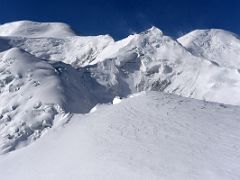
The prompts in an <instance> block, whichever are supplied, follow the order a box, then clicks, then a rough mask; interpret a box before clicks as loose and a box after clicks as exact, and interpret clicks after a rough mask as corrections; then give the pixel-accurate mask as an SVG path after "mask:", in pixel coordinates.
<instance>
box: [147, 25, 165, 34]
mask: <svg viewBox="0 0 240 180" xmlns="http://www.w3.org/2000/svg"><path fill="white" fill-rule="evenodd" d="M143 33H148V34H150V35H156V36H163V32H162V31H161V30H160V29H158V28H157V27H155V26H152V27H151V28H150V29H148V30H147V31H145V32H143Z"/></svg>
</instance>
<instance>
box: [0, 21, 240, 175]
mask: <svg viewBox="0 0 240 180" xmlns="http://www.w3.org/2000/svg"><path fill="white" fill-rule="evenodd" d="M239 90H240V40H239V37H238V36H237V35H235V34H233V33H230V32H227V31H223V30H218V29H211V30H196V31H193V32H190V33H189V34H187V35H185V36H183V37H180V38H179V39H177V40H174V39H173V38H171V37H168V36H165V35H164V34H163V33H162V31H161V30H159V29H158V28H156V27H152V28H150V29H149V30H147V31H145V32H142V33H139V34H133V35H130V36H128V37H127V38H125V39H122V40H119V41H115V40H114V39H113V38H112V37H111V36H109V35H100V36H79V35H77V34H75V33H74V32H73V31H72V30H71V28H70V27H69V26H68V25H66V24H63V23H39V22H31V21H18V22H12V23H6V24H3V25H0V154H2V155H1V156H0V179H16V177H18V178H19V179H61V178H62V179H67V178H68V179H117V178H119V179H164V180H165V179H167V180H168V179H210V180H211V179H240V176H239V173H238V172H240V170H239V165H238V164H240V161H239V154H240V153H239V143H238V142H239V139H238V137H240V136H239V133H238V129H239V113H240V112H239V107H237V106H239V105H240V93H239ZM143 91H144V92H145V91H146V92H147V93H146V94H145V93H143V94H140V95H139V96H135V95H133V94H135V93H138V92H143ZM152 91H160V92H163V93H156V92H152ZM168 94H175V95H168ZM176 95H180V96H182V98H180V97H178V96H176ZM125 98H127V99H125ZM190 98H194V99H198V100H193V99H190ZM199 100H202V101H199ZM208 101H211V102H215V103H209V102H208ZM216 102H217V103H221V104H217V103H216ZM103 104H105V105H103ZM224 104H229V105H224ZM233 105H235V106H236V107H234V106H233ZM47 132H49V133H47ZM43 135H45V136H43ZM40 137H42V138H40ZM169 137H173V139H169ZM38 138H40V139H39V140H38V141H36V142H35V140H36V139H38ZM32 142H34V143H32ZM28 144H31V145H29V146H27V147H25V146H26V145H28ZM20 147H25V148H21V149H19V148H20ZM34 148H36V149H34ZM15 150H16V151H15ZM11 151H12V152H11ZM8 152H11V153H9V154H8ZM47 159H49V162H47ZM30 161H33V163H31V162H30ZM20 164H21V165H20ZM30 167H31V168H32V169H33V170H32V172H29V171H26V170H27V169H29V168H30ZM64 169H66V170H64ZM25 171H26V173H25ZM13 172H15V173H13ZM60 172H61V173H60ZM1 177H4V178H1Z"/></svg>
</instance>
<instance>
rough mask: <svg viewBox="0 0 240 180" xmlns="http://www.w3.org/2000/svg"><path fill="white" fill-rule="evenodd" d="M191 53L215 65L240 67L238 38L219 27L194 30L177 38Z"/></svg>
mask: <svg viewBox="0 0 240 180" xmlns="http://www.w3.org/2000/svg"><path fill="white" fill-rule="evenodd" d="M178 42H180V43H181V44H182V45H183V46H184V47H186V48H187V49H188V50H189V51H190V52H191V53H192V54H193V55H195V56H199V57H204V58H206V59H208V60H210V61H212V62H214V63H216V64H217V65H220V66H224V67H228V68H235V69H240V52H239V49H240V39H239V37H238V36H237V35H236V34H234V33H231V32H229V31H225V30H221V29H206V30H195V31H192V32H190V33H188V34H186V35H184V36H182V37H180V38H179V39H178Z"/></svg>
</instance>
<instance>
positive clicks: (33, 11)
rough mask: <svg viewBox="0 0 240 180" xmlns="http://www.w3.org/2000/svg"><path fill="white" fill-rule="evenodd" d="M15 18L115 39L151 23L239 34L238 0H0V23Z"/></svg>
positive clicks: (167, 28)
mask: <svg viewBox="0 0 240 180" xmlns="http://www.w3.org/2000/svg"><path fill="white" fill-rule="evenodd" d="M16 20H34V21H44V22H45V21H60V22H65V23H68V24H69V25H71V26H72V28H73V29H74V30H75V31H77V32H79V33H81V34H83V35H97V34H110V35H112V36H113V37H114V38H115V39H120V38H123V37H125V36H127V35H128V34H130V33H133V32H140V31H142V30H145V29H146V28H148V27H151V26H152V25H154V26H156V27H158V28H160V29H161V30H163V32H164V33H165V34H167V35H171V36H174V37H177V36H179V35H181V34H184V33H187V32H189V31H191V30H193V29H199V28H222V29H226V30H230V31H232V32H235V33H237V34H240V0H0V23H1V24H2V23H5V22H10V21H16Z"/></svg>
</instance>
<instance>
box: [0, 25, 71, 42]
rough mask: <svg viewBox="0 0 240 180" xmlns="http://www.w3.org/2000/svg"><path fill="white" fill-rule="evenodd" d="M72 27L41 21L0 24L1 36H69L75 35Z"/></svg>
mask: <svg viewBox="0 0 240 180" xmlns="http://www.w3.org/2000/svg"><path fill="white" fill-rule="evenodd" d="M74 35H75V34H74V32H73V31H72V30H71V28H70V27H69V26H68V25H67V24H64V23H56V22H52V23H39V22H33V21H16V22H11V23H5V24H2V25H0V36H15V37H29V38H37V37H58V38H61V37H69V36H74Z"/></svg>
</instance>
